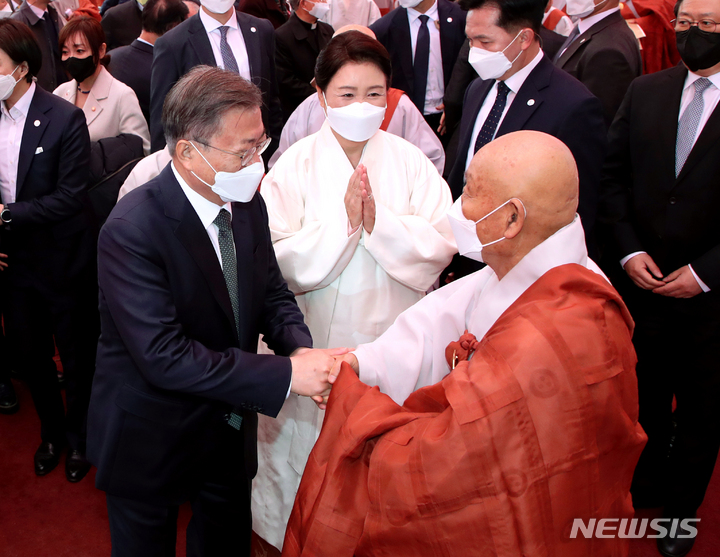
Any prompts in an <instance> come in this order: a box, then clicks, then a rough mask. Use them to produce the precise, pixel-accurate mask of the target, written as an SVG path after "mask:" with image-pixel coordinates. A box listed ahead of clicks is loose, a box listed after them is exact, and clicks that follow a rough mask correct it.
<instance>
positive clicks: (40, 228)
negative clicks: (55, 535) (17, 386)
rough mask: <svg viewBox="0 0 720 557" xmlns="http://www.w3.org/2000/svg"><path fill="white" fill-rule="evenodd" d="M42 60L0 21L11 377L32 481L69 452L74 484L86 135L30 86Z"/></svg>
mask: <svg viewBox="0 0 720 557" xmlns="http://www.w3.org/2000/svg"><path fill="white" fill-rule="evenodd" d="M42 61H43V60H42V55H41V51H40V46H39V45H38V43H37V40H36V39H35V36H34V35H33V33H32V31H31V30H30V29H29V28H28V27H27V26H26V25H25V24H24V23H21V22H19V21H15V20H14V19H2V20H0V75H1V76H3V77H4V82H5V85H4V89H3V90H2V91H0V92H2V93H3V96H4V97H5V98H4V101H3V103H2V114H1V115H0V221H1V224H0V235H1V236H2V238H1V242H2V251H3V252H4V253H6V254H7V256H8V257H7V259H6V262H7V269H5V271H3V272H2V275H1V276H0V279H2V280H3V284H2V286H1V287H0V294H1V295H2V300H1V302H2V308H3V317H4V322H5V331H6V334H7V338H8V343H9V344H10V345H11V346H12V353H13V354H14V355H15V356H16V359H15V361H14V362H13V364H14V369H16V370H18V371H21V372H22V373H23V375H24V377H25V378H26V379H27V381H28V384H29V386H30V392H31V394H32V397H33V401H34V403H35V409H36V410H37V413H38V416H39V417H40V428H41V431H40V434H41V439H42V442H41V444H40V446H39V448H38V450H37V452H36V453H35V473H36V474H37V475H38V476H42V475H45V474H47V473H49V472H50V471H52V470H53V469H54V468H55V467H56V466H57V464H58V462H59V459H60V455H61V452H62V451H63V449H64V448H65V446H66V445H68V444H69V445H70V448H69V450H68V454H67V459H66V461H65V473H66V476H67V479H68V480H69V481H71V482H76V481H80V480H81V479H82V478H83V477H84V476H85V474H87V472H88V470H89V468H90V466H89V464H88V463H87V460H86V459H85V428H86V418H87V407H88V401H89V398H90V385H91V383H92V374H93V370H94V367H95V349H96V347H97V333H98V328H97V321H98V319H97V279H96V274H95V238H96V235H95V233H94V229H93V226H92V220H91V218H90V216H89V212H88V211H89V205H88V199H87V187H88V184H87V181H88V172H89V167H90V137H89V134H88V129H87V124H86V123H85V115H84V114H83V112H82V110H80V109H79V108H77V107H75V106H73V105H72V104H70V103H68V102H67V101H65V100H63V99H61V98H60V97H57V96H55V95H52V94H51V93H48V92H46V91H45V90H43V89H42V88H40V87H38V86H37V85H36V84H35V82H34V81H33V76H36V75H37V73H38V71H39V70H40V65H41V63H42ZM5 76H11V77H10V78H7V77H5ZM53 338H54V341H55V343H53ZM55 344H57V348H58V350H59V352H60V359H61V360H62V364H63V370H64V372H65V374H66V376H67V384H66V393H65V394H66V400H67V412H66V411H65V408H64V406H63V399H62V396H61V393H60V387H59V385H58V381H57V369H56V367H55V362H54V360H53V356H54V355H55Z"/></svg>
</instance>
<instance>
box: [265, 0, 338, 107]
mask: <svg viewBox="0 0 720 557" xmlns="http://www.w3.org/2000/svg"><path fill="white" fill-rule="evenodd" d="M290 5H291V6H292V8H293V14H292V15H291V16H290V20H289V21H288V22H287V23H286V24H284V25H283V26H282V27H280V28H279V29H277V30H276V31H275V67H276V69H277V79H278V86H279V89H280V102H281V103H282V108H283V116H284V120H287V119H288V118H290V115H291V114H292V113H293V111H294V110H295V109H296V108H297V107H298V106H299V105H300V103H301V102H303V101H304V100H305V99H307V98H308V97H309V96H310V95H312V94H313V93H316V90H315V87H313V86H312V85H310V82H311V81H312V79H313V78H314V77H315V62H316V61H317V57H318V54H320V51H321V50H322V49H323V48H325V47H326V46H327V44H328V43H329V42H330V39H332V36H333V28H332V26H330V25H328V24H327V23H323V22H322V21H318V18H317V17H315V16H314V15H312V14H311V13H310V12H309V11H308V10H310V9H312V8H313V6H314V3H312V2H309V1H308V0H290Z"/></svg>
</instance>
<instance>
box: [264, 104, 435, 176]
mask: <svg viewBox="0 0 720 557" xmlns="http://www.w3.org/2000/svg"><path fill="white" fill-rule="evenodd" d="M323 122H325V111H324V110H323V108H322V106H321V105H320V99H319V98H318V96H317V95H316V94H312V95H310V96H309V97H308V98H307V99H305V100H304V101H303V102H302V103H300V106H298V107H297V108H296V109H295V110H294V111H293V113H292V114H291V115H290V118H288V121H287V122H286V123H285V126H284V127H283V130H282V134H281V135H280V145H279V146H278V149H277V151H275V152H274V153H273V156H272V157H271V158H270V162H269V163H268V167H270V168H272V167H273V166H274V164H275V163H276V162H277V160H278V159H279V158H280V156H281V155H282V154H283V153H284V152H285V151H287V149H288V147H290V145H292V144H294V143H296V142H297V141H299V140H300V139H302V138H303V137H307V136H308V135H312V134H314V133H316V132H318V131H319V130H320V127H321V126H322V125H323ZM387 132H388V133H391V134H393V135H397V136H398V137H402V138H403V139H405V140H407V141H409V142H410V143H412V144H413V145H415V147H417V148H418V149H420V150H421V151H422V152H423V153H425V155H426V156H427V158H429V159H430V160H431V161H432V163H433V164H434V165H435V168H437V171H438V172H439V173H440V174H442V173H443V169H444V168H445V151H444V150H443V146H442V143H440V140H439V139H438V138H437V136H436V135H435V132H433V130H432V128H431V127H430V126H429V125H428V123H427V122H426V121H425V118H423V115H422V114H420V111H419V110H418V109H417V107H416V106H415V105H414V104H413V102H412V101H411V100H410V98H409V97H408V96H407V95H403V96H402V97H400V101H399V102H398V105H397V107H396V108H395V112H394V113H393V115H392V118H390V123H389V124H388V129H387Z"/></svg>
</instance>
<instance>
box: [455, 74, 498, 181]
mask: <svg viewBox="0 0 720 557" xmlns="http://www.w3.org/2000/svg"><path fill="white" fill-rule="evenodd" d="M478 79H479V78H478ZM494 84H495V80H494V79H488V80H486V81H483V84H482V87H481V88H480V90H479V91H478V94H477V95H475V96H474V97H472V98H469V99H467V104H466V105H465V107H463V118H462V121H463V122H466V125H467V128H466V129H465V132H464V133H463V135H462V138H463V143H462V145H460V150H459V151H458V157H459V158H460V160H464V159H463V158H462V157H466V156H467V152H468V149H470V142H471V141H472V134H473V128H474V127H475V121H476V120H477V117H478V114H479V112H480V108H481V107H482V105H483V103H484V102H485V99H486V97H487V96H488V93H489V92H490V89H492V86H493V85H494ZM470 87H472V84H471V85H470ZM465 111H467V117H466V116H465V114H466V112H465ZM463 168H465V167H464V166H463Z"/></svg>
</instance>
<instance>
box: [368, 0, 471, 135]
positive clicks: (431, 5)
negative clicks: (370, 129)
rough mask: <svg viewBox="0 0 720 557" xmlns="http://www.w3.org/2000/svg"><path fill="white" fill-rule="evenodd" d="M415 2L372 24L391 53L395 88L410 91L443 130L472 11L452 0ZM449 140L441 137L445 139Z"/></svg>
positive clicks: (432, 124)
mask: <svg viewBox="0 0 720 557" xmlns="http://www.w3.org/2000/svg"><path fill="white" fill-rule="evenodd" d="M413 3H414V6H412V7H410V8H403V7H398V8H396V9H395V10H393V11H392V12H390V13H389V14H387V15H385V16H383V17H381V18H380V19H379V20H377V21H376V22H375V23H373V24H372V25H371V26H370V28H371V29H372V30H373V32H374V33H375V36H376V37H377V39H378V41H380V42H381V43H382V44H383V46H384V47H385V48H386V49H387V51H388V52H389V53H390V60H391V61H392V67H393V78H392V86H393V87H394V88H395V89H402V90H403V91H405V93H407V95H408V97H410V98H411V99H412V101H413V102H414V103H415V106H417V107H418V110H420V112H421V113H422V114H423V116H425V120H426V121H427V123H428V124H429V125H430V127H431V128H432V129H433V130H435V131H436V133H439V131H438V130H439V128H440V120H441V117H442V112H443V95H444V94H445V87H447V84H448V82H449V81H450V75H451V74H452V70H453V67H454V66H455V61H456V60H457V58H458V54H459V53H460V48H461V47H462V45H463V43H464V42H465V16H466V13H465V11H464V10H462V9H461V8H460V7H459V6H458V5H457V4H455V3H454V2H450V1H449V0H420V1H419V2H417V1H415V0H413V1H412V2H410V3H409V4H413ZM406 4H407V3H406ZM446 139H447V137H446V136H441V141H445V140H446Z"/></svg>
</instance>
